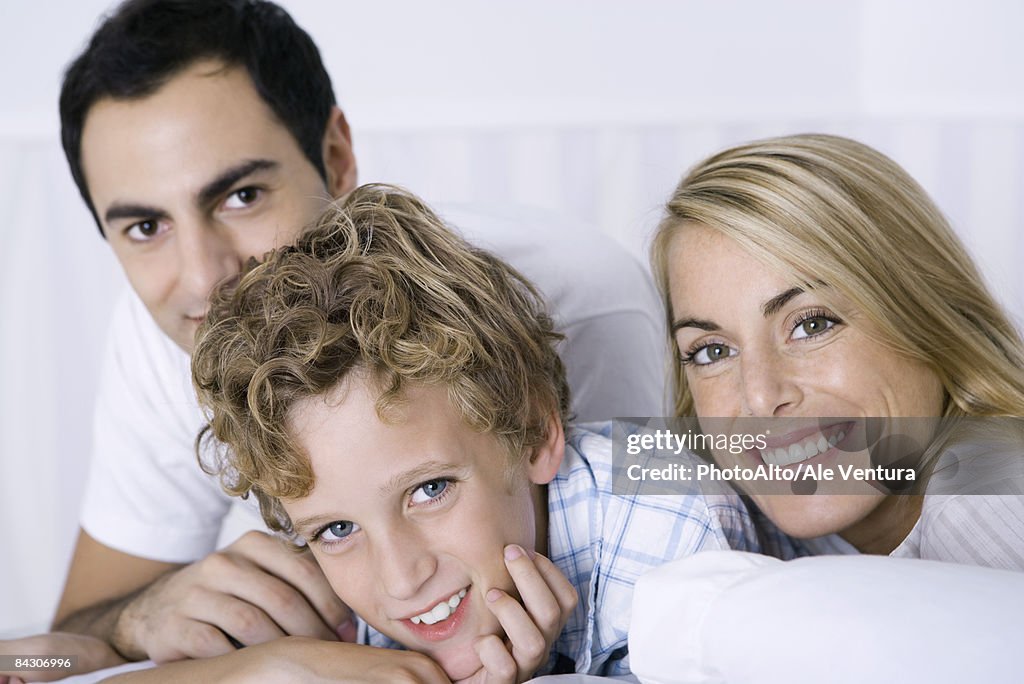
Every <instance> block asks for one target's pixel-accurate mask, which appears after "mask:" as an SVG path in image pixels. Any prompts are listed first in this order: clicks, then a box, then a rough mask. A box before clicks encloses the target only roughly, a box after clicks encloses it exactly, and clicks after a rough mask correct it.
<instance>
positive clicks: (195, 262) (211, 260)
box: [176, 221, 243, 313]
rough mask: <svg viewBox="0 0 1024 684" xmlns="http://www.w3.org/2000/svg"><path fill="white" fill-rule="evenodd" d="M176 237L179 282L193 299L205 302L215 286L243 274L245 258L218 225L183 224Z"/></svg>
mask: <svg viewBox="0 0 1024 684" xmlns="http://www.w3.org/2000/svg"><path fill="white" fill-rule="evenodd" d="M176 237H177V246H178V268H179V277H178V283H179V285H180V286H181V287H183V288H185V289H186V290H187V291H188V293H189V294H190V295H191V296H192V297H195V298H197V299H202V300H206V299H207V298H208V297H209V296H210V293H211V292H212V291H213V288H214V287H216V286H217V285H218V284H219V283H221V282H222V281H224V280H225V279H226V278H229V277H231V276H233V275H235V274H237V273H238V272H239V271H241V268H242V261H243V258H242V255H240V254H239V253H238V249H237V248H236V246H235V244H234V241H233V240H232V239H231V237H230V236H229V235H227V234H226V233H225V232H224V231H223V230H221V229H220V228H218V227H217V226H212V225H208V224H205V223H202V222H198V221H197V222H194V223H191V224H185V225H180V226H179V227H178V234H177V236H176ZM196 313H201V312H196Z"/></svg>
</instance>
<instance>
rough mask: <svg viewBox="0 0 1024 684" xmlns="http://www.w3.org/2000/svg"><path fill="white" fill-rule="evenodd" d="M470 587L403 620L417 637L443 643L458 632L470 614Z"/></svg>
mask: <svg viewBox="0 0 1024 684" xmlns="http://www.w3.org/2000/svg"><path fill="white" fill-rule="evenodd" d="M469 590H470V588H469V587H463V588H462V589H460V590H459V591H457V592H455V593H454V594H452V595H451V596H450V597H449V598H447V599H445V600H443V601H438V602H437V604H436V605H434V606H433V607H432V608H430V609H428V610H426V611H424V612H422V613H418V614H416V615H413V616H411V617H408V618H405V619H403V620H402V623H403V624H404V625H405V626H406V628H407V629H409V631H410V632H412V633H413V634H414V635H415V636H416V637H418V638H420V639H422V640H424V641H443V640H445V639H448V638H449V637H451V636H452V635H453V634H455V632H457V631H458V629H459V627H460V626H461V625H462V621H463V619H464V618H465V616H466V613H467V612H468V610H469V608H468V606H469V604H470V601H467V600H466V597H467V595H468V593H469Z"/></svg>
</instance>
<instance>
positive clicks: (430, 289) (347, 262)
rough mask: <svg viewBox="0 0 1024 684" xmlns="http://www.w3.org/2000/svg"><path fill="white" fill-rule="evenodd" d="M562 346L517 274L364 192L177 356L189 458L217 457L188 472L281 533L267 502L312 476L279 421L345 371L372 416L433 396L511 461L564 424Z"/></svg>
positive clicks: (406, 208)
mask: <svg viewBox="0 0 1024 684" xmlns="http://www.w3.org/2000/svg"><path fill="white" fill-rule="evenodd" d="M561 337H562V336H561V335H559V334H558V333H556V332H554V329H553V324H552V320H551V318H550V317H549V316H548V314H547V310H546V308H545V305H544V303H543V301H542V299H541V297H540V295H539V294H538V293H537V291H536V290H535V289H534V288H533V286H532V285H531V284H530V283H529V282H528V281H527V280H526V279H525V278H524V277H523V276H521V275H520V274H519V273H517V272H516V271H515V270H513V269H512V268H511V267H510V266H508V265H507V264H505V263H504V262H503V261H501V260H500V259H498V258H496V257H494V256H493V255H491V254H489V253H487V252H485V251H483V250H479V249H476V248H474V247H472V246H470V245H469V244H468V243H466V242H465V241H464V240H462V239H461V238H460V237H459V236H457V235H456V234H455V233H453V232H452V231H451V230H450V229H448V228H447V227H446V226H445V225H444V223H443V222H442V221H441V219H440V218H438V217H437V216H436V215H435V214H434V213H433V212H432V211H431V210H430V209H429V208H428V207H427V206H426V205H425V204H424V203H423V202H422V201H421V200H419V199H418V198H417V197H415V196H413V195H411V194H410V193H408V192H405V191H404V190H401V189H399V188H395V187H389V186H383V185H364V186H362V187H360V188H357V189H356V190H354V191H353V192H352V193H351V194H350V195H348V196H347V197H346V198H345V199H344V200H343V201H341V202H340V203H339V204H337V205H332V206H331V207H329V208H328V209H327V210H326V211H325V212H324V213H323V215H322V216H321V217H320V219H319V220H318V222H317V223H316V225H315V226H313V227H312V228H311V229H310V230H309V231H307V232H306V233H305V234H303V236H302V237H300V238H299V240H298V241H297V243H296V244H295V245H294V246H291V247H285V248H282V249H279V250H277V251H275V252H272V253H270V254H269V255H268V256H267V258H266V260H265V261H264V262H263V263H261V264H255V262H253V263H250V265H249V270H247V271H246V272H245V273H243V274H242V275H241V277H240V279H239V280H238V281H237V282H234V283H228V284H225V285H223V286H221V287H220V288H218V289H217V290H216V291H215V293H214V294H213V297H212V303H211V308H210V312H209V315H208V316H207V319H206V322H205V323H204V325H203V326H202V328H201V329H200V332H199V336H198V340H197V343H196V348H195V352H194V353H193V356H192V375H193V381H194V384H195V388H196V391H197V393H198V396H199V400H200V403H201V404H202V405H203V406H205V407H206V408H207V409H209V411H210V424H209V427H208V428H207V430H205V431H204V433H203V434H201V435H200V437H199V439H198V440H197V445H196V448H197V452H202V451H205V449H204V447H205V445H207V444H209V445H210V446H211V447H213V453H214V454H215V455H216V456H215V458H214V459H212V460H211V459H210V458H209V454H208V453H207V455H206V457H205V458H202V457H201V458H200V463H201V464H202V465H203V466H204V468H205V469H207V470H208V472H214V473H217V474H219V475H220V477H221V483H222V485H223V486H224V488H225V489H226V490H227V491H228V493H230V494H233V495H236V496H245V495H247V494H248V493H249V492H252V493H253V494H255V496H256V498H257V500H258V501H259V503H260V509H261V511H262V513H263V517H264V519H265V520H266V522H267V524H268V525H269V526H270V527H271V528H272V529H278V530H283V531H286V532H291V522H290V520H289V519H288V516H287V514H286V513H285V511H284V509H283V508H282V507H281V505H280V499H281V498H299V497H302V496H305V495H307V494H308V493H309V492H310V491H311V489H312V487H313V485H314V479H313V473H312V470H311V468H310V464H309V460H308V457H307V456H306V455H305V454H304V453H302V452H301V451H300V449H298V447H297V446H296V444H295V440H294V438H293V436H292V435H291V434H290V430H289V428H290V418H291V416H290V413H291V411H292V409H293V407H294V406H295V404H296V402H298V401H300V400H302V399H305V398H309V397H316V396H323V395H325V394H326V393H327V392H329V391H330V390H331V389H332V388H334V387H335V386H336V385H337V384H338V383H339V382H340V381H341V380H342V379H343V378H345V377H346V376H347V375H349V374H350V373H352V372H354V371H355V372H366V374H367V376H368V377H369V378H370V379H371V380H372V381H373V384H374V386H375V387H376V388H378V389H379V392H380V394H379V395H378V398H377V401H376V408H377V413H378V415H380V416H381V419H382V420H388V419H389V416H388V414H389V413H390V409H391V408H393V407H395V406H397V405H399V404H400V403H401V402H402V401H403V394H404V390H405V389H406V388H408V387H410V386H416V385H433V386H440V387H444V388H446V390H447V394H448V399H449V401H450V402H451V404H452V406H453V407H454V408H455V410H456V411H458V412H459V414H460V415H461V416H462V418H463V420H465V421H466V423H467V424H468V425H469V426H470V427H471V428H473V429H475V430H477V431H479V432H484V433H489V434H493V435H494V436H495V437H496V438H497V439H498V440H499V442H500V443H502V445H503V446H504V447H505V448H506V451H507V452H508V454H509V461H510V463H514V462H517V459H519V458H521V457H528V456H529V455H530V454H532V452H533V449H534V448H535V447H537V446H538V445H540V444H541V443H542V442H543V441H544V439H545V438H546V437H547V436H548V431H549V429H550V419H551V416H552V415H553V414H554V415H558V416H559V417H560V418H562V419H563V420H564V419H565V417H566V414H567V411H568V405H569V390H568V385H567V383H566V379H565V369H564V367H563V365H562V361H561V360H560V359H559V357H558V354H557V352H556V351H555V344H556V343H557V342H558V341H559V340H560V339H561ZM211 434H212V436H213V437H214V438H215V440H211V439H209V437H210V436H211ZM218 442H219V444H218ZM367 465H368V466H369V465H372V464H367Z"/></svg>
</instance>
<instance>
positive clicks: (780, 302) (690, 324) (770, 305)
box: [672, 287, 805, 333]
mask: <svg viewBox="0 0 1024 684" xmlns="http://www.w3.org/2000/svg"><path fill="white" fill-rule="evenodd" d="M804 292H805V290H804V288H802V287H791V288H789V289H788V290H786V291H785V292H780V293H779V294H777V295H775V296H774V297H772V298H771V299H769V300H768V301H767V302H765V303H764V304H762V305H761V313H762V314H763V315H764V317H765V318H770V317H771V316H774V315H775V314H777V313H778V312H779V310H780V309H782V307H784V306H785V305H786V303H787V302H789V300H791V299H793V298H794V297H797V296H799V295H802V294H803V293H804ZM680 328H698V329H700V330H704V331H705V332H714V331H716V330H719V329H720V326H719V325H718V324H717V323H715V322H714V321H709V320H705V319H701V318H681V319H679V320H678V321H676V322H675V323H673V324H672V332H673V333H675V332H676V331H677V330H679V329H680Z"/></svg>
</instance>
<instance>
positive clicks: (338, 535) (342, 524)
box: [317, 520, 359, 542]
mask: <svg viewBox="0 0 1024 684" xmlns="http://www.w3.org/2000/svg"><path fill="white" fill-rule="evenodd" d="M358 529H359V527H358V526H357V525H356V524H355V523H354V522H352V521H351V520H338V521H335V522H332V523H331V524H330V525H328V526H327V527H325V528H324V529H322V530H321V531H320V534H318V535H317V538H318V539H320V540H321V541H325V542H333V541H340V540H342V539H344V538H345V537H347V536H349V535H350V534H352V533H353V532H355V531H356V530H358Z"/></svg>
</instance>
